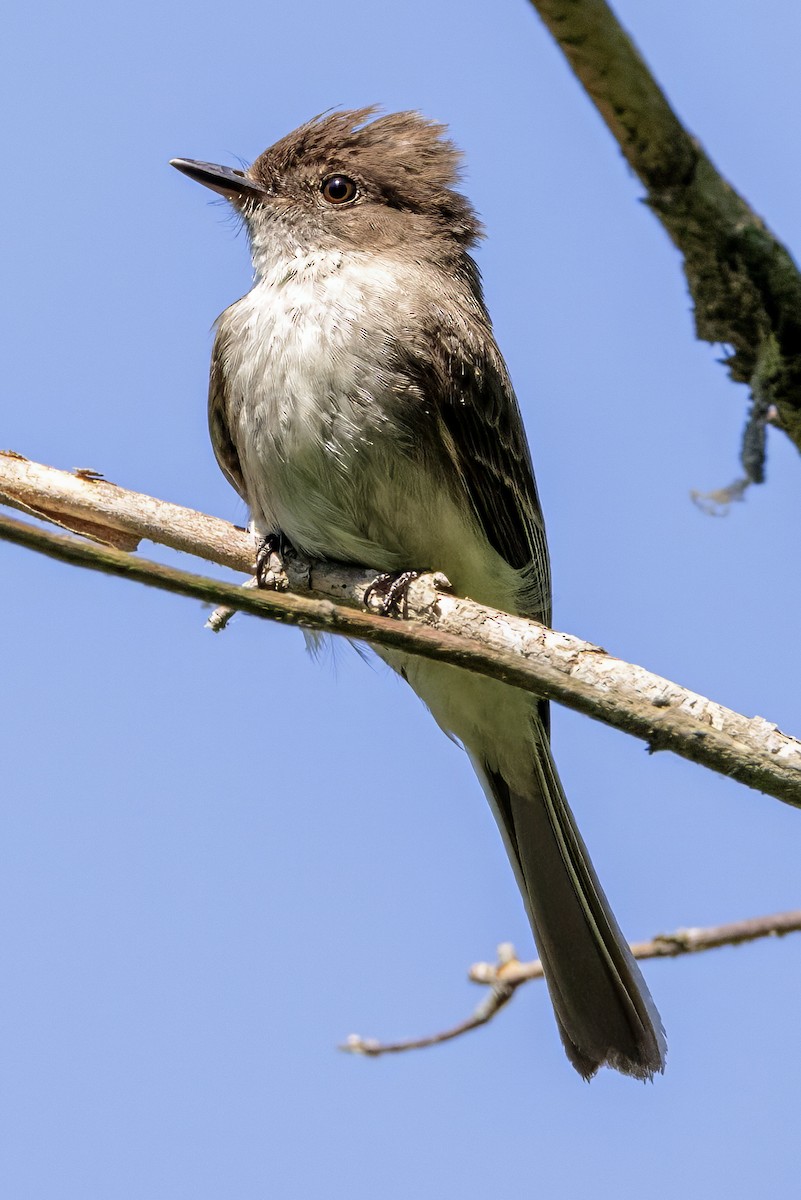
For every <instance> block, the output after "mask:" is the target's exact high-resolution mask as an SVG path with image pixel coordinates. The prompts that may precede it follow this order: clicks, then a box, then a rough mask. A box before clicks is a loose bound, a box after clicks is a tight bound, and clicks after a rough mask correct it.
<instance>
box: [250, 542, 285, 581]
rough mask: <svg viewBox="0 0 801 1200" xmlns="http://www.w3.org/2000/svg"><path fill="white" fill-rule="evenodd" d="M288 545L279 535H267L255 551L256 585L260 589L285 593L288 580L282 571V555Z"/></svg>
mask: <svg viewBox="0 0 801 1200" xmlns="http://www.w3.org/2000/svg"><path fill="white" fill-rule="evenodd" d="M288 550H289V543H288V542H287V540H286V538H285V537H284V535H283V534H281V533H268V534H267V535H266V536H265V537H263V538H262V540H261V541H260V542H259V545H258V547H257V549H256V570H255V572H254V574H255V576H256V583H257V584H258V586H259V587H260V588H264V589H265V590H267V591H273V592H285V591H286V590H287V588H288V587H289V579H288V578H287V573H286V571H285V570H284V555H285V554H286V553H287V551H288Z"/></svg>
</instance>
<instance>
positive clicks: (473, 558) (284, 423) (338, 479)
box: [219, 252, 516, 604]
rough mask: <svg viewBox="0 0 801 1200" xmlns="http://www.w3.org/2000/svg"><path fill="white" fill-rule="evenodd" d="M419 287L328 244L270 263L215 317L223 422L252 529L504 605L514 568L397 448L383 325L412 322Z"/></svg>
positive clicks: (400, 328) (377, 262) (437, 481)
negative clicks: (440, 580)
mask: <svg viewBox="0 0 801 1200" xmlns="http://www.w3.org/2000/svg"><path fill="white" fill-rule="evenodd" d="M417 291H418V292H419V289H417ZM415 292H416V289H414V288H413V287H412V286H411V285H409V286H407V287H404V280H403V278H402V276H400V275H399V274H398V270H397V262H395V263H393V269H392V270H390V269H389V268H388V267H387V266H385V265H384V264H383V263H382V261H381V259H380V258H379V257H378V256H376V255H374V254H373V255H369V256H368V255H365V256H364V257H362V256H360V255H358V254H353V253H351V254H349V255H347V256H344V255H343V254H341V253H340V252H329V253H325V254H317V255H308V256H305V257H298V258H294V259H289V260H285V261H284V262H283V263H282V264H281V266H280V267H274V268H271V269H270V271H269V272H268V273H267V274H265V275H264V276H263V277H262V278H260V280H259V281H258V282H257V283H256V285H255V286H254V288H253V290H252V291H251V292H249V293H248V295H247V296H245V297H243V299H242V300H239V301H238V302H237V303H236V304H234V305H232V306H231V308H229V309H228V310H227V311H226V312H225V313H224V314H223V316H222V318H221V319H220V323H219V338H220V343H221V344H222V346H223V347H224V350H223V354H224V361H223V370H224V373H225V392H226V407H227V422H228V427H229V432H230V435H231V438H232V440H233V442H234V444H235V446H236V449H237V453H238V455H239V459H240V463H241V467H242V474H243V477H244V482H245V489H246V494H247V499H248V503H249V504H250V506H251V509H252V515H253V519H254V523H255V524H256V527H257V528H258V529H259V530H260V531H261V532H263V533H267V532H272V531H275V530H281V531H282V532H283V533H285V534H286V535H287V537H288V538H289V539H290V541H292V542H293V543H294V544H295V545H296V546H297V547H298V548H299V549H300V550H302V551H304V552H305V553H307V554H310V555H314V556H318V557H327V558H333V559H343V560H348V561H352V562H359V563H363V564H366V565H370V566H374V567H376V568H378V569H381V570H397V569H403V568H406V567H416V568H432V569H440V570H444V571H445V572H446V573H447V574H449V575H450V577H451V579H452V581H453V582H454V584H455V585H456V586H457V587H458V588H460V590H462V591H464V592H466V593H467V594H471V595H473V596H475V597H476V598H482V599H484V600H485V601H486V602H487V603H493V602H496V603H499V604H503V603H504V602H506V603H508V601H509V599H510V596H511V591H512V590H513V588H514V586H516V577H515V579H514V580H513V579H512V577H511V576H510V574H509V568H508V566H507V565H506V564H505V563H503V562H502V560H500V558H499V557H498V556H497V555H496V554H495V552H494V551H492V550H491V548H490V547H489V545H488V543H487V542H486V540H485V539H484V538H483V537H477V536H476V529H475V527H474V525H473V523H472V521H471V518H470V516H469V514H468V513H467V512H466V511H465V507H464V506H459V505H457V504H456V503H455V501H454V499H453V494H452V490H451V488H450V487H449V486H448V481H447V480H445V479H443V478H442V477H441V476H440V477H437V476H436V473H435V472H433V470H432V468H431V467H430V466H428V465H427V464H425V463H424V462H423V461H422V460H420V459H416V458H415V456H414V455H413V454H409V453H408V447H403V446H401V445H400V438H401V436H402V435H401V433H400V431H399V429H398V424H397V408H398V402H399V401H398V389H399V387H400V386H401V382H400V381H399V380H398V378H397V376H395V377H393V375H392V372H391V370H390V369H389V367H387V366H386V362H385V360H386V358H387V355H386V348H387V344H388V341H389V338H388V334H387V332H386V331H387V330H389V329H391V330H392V335H393V338H394V339H395V340H397V339H398V338H399V337H400V338H402V337H403V333H404V327H405V326H408V327H409V328H410V329H411V327H412V326H413V323H414V321H415V319H416V314H415V312H414V311H413V309H412V307H411V305H412V301H411V299H410V297H411V296H413V295H414V294H415ZM488 588H490V589H491V591H492V592H493V593H495V592H496V590H497V593H498V594H497V595H496V594H493V595H490V594H488V590H487V589H488Z"/></svg>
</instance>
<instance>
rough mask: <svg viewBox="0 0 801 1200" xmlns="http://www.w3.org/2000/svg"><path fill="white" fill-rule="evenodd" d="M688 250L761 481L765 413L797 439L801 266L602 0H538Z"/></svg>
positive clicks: (705, 327)
mask: <svg viewBox="0 0 801 1200" xmlns="http://www.w3.org/2000/svg"><path fill="white" fill-rule="evenodd" d="M531 3H532V5H533V6H534V8H535V9H536V10H537V12H538V13H539V15H540V17H541V18H542V20H543V21H544V23H545V25H546V26H547V27H548V29H549V30H550V32H551V33H552V35H553V37H554V39H555V40H556V42H557V44H558V45H559V47H560V49H561V50H562V51H563V53H564V55H565V57H566V58H567V61H568V62H569V64H570V66H571V68H572V69H573V71H574V73H575V75H576V76H577V78H578V79H579V81H580V83H581V84H582V85H583V87H584V89H585V90H586V92H587V94H588V95H589V97H590V99H591V100H592V102H593V103H594V105H595V107H596V108H597V109H598V112H599V113H600V114H601V116H602V117H603V119H604V121H605V122H606V125H607V127H608V128H609V130H610V131H611V133H612V134H613V136H614V137H615V139H616V141H617V142H618V145H619V146H620V148H621V150H622V151H623V154H624V155H625V157H626V160H627V161H628V163H629V165H630V166H631V167H632V168H633V170H634V171H636V173H637V175H638V176H639V178H640V180H641V181H642V183H643V184H644V186H645V188H646V193H647V197H646V200H647V203H648V205H649V206H650V208H651V209H652V210H653V211H654V213H655V214H656V216H657V217H658V218H659V220H660V221H661V222H662V225H663V226H664V228H665V229H666V231H667V233H668V234H669V236H670V238H671V239H672V241H673V242H674V244H675V245H676V246H677V248H678V249H679V250H680V251H681V253H682V255H683V258H684V270H685V274H686V276H687V282H688V284H689V288H690V293H691V295H692V298H693V302H694V305H695V322H696V331H697V334H698V337H699V338H702V339H704V340H705V341H707V342H712V343H713V344H722V345H725V346H731V347H733V353H732V354H731V355H730V357H729V358H728V359H727V360H726V361H727V365H728V367H729V371H730V374H731V376H732V378H733V379H735V380H737V381H738V382H740V383H747V384H749V385H750V387H751V391H752V395H753V408H754V410H753V413H752V419H751V420H750V421H749V424H748V427H747V429H746V435H745V438H744V441H743V451H742V462H743V466H744V468H745V471H746V475H747V478H748V480H749V481H751V482H756V483H761V482H762V475H763V466H764V436H765V423H766V422H767V421H769V420H774V417H773V412H774V407H775V410H776V411H777V413H778V418H779V420H778V422H775V423H780V424H781V426H782V427H783V429H784V431H785V433H786V434H787V436H788V437H789V438H790V439H791V441H793V442H794V444H795V445H796V447H798V448H799V449H801V274H799V271H798V268H797V266H796V264H795V262H794V261H793V259H792V257H791V255H790V254H789V252H788V251H787V249H786V248H785V247H784V246H783V245H782V243H781V242H780V241H779V240H778V239H777V238H776V237H775V236H774V235H773V234H772V233H771V231H770V230H769V229H768V228H767V226H766V225H765V223H764V221H763V220H762V219H761V217H759V216H758V215H757V214H756V213H755V212H754V210H753V209H752V208H751V207H750V205H748V204H747V203H746V201H745V200H744V199H743V198H742V197H741V196H740V195H738V193H737V192H736V191H735V190H734V188H732V186H731V185H730V184H729V183H728V182H727V181H726V180H725V179H724V178H723V176H722V175H721V174H720V172H719V171H718V170H717V168H716V167H715V166H714V164H713V163H712V162H711V160H710V159H709V157H708V156H707V154H706V153H705V152H704V150H703V148H702V147H701V146H700V145H699V143H698V142H697V141H696V139H695V138H694V137H692V136H691V135H690V134H689V133H688V132H687V130H686V129H685V128H684V126H683V125H682V124H681V122H680V121H679V119H678V117H677V116H676V114H675V113H674V112H673V110H672V108H671V107H670V104H669V102H668V100H667V98H666V97H665V95H664V93H663V92H662V90H661V89H660V87H659V84H658V83H657V82H656V80H655V79H654V77H653V75H652V74H651V72H650V70H649V68H648V66H647V64H646V63H645V61H644V59H643V58H642V56H641V55H640V53H639V52H638V50H637V48H636V47H635V45H634V43H633V42H632V40H631V38H630V37H629V36H628V34H627V33H626V31H625V30H624V29H623V28H622V26H621V25H620V23H619V21H618V20H617V18H616V16H615V14H614V13H613V12H612V10H611V8H610V7H609V5H608V4H606V3H605V0H531Z"/></svg>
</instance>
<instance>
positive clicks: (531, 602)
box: [173, 108, 665, 1079]
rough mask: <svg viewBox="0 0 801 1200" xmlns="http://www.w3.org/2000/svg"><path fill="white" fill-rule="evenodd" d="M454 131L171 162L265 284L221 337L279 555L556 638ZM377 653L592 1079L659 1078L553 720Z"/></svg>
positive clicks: (247, 496) (433, 129)
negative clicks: (211, 196) (474, 831)
mask: <svg viewBox="0 0 801 1200" xmlns="http://www.w3.org/2000/svg"><path fill="white" fill-rule="evenodd" d="M445 133H446V130H445V129H444V127H443V126H441V125H437V124H434V123H433V122H431V121H428V120H426V119H424V118H423V117H421V116H420V115H419V114H417V113H413V112H404V113H393V114H391V115H387V116H379V117H376V115H375V110H374V109H371V108H365V109H360V110H358V111H355V112H334V113H331V114H329V115H327V116H322V117H317V118H315V119H314V120H312V121H310V122H309V123H308V124H306V125H302V126H301V127H300V129H297V130H295V132H294V133H291V134H289V135H288V136H287V137H285V138H283V139H282V140H281V141H279V142H277V143H276V144H275V145H274V146H272V147H271V148H270V149H269V150H265V152H264V153H263V154H262V155H260V157H259V158H257V159H256V161H255V162H254V163H253V165H252V166H251V167H249V168H248V169H247V170H245V171H241V170H237V169H232V168H230V167H221V166H213V165H212V164H210V163H204V162H196V161H192V160H188V159H175V160H173V166H175V167H177V168H178V169H179V170H180V171H182V172H183V173H184V174H185V175H188V176H189V177H190V179H194V180H197V182H199V183H203V184H205V185H206V186H207V187H210V188H212V189H213V190H214V191H216V192H219V193H220V194H221V195H223V196H225V197H226V199H227V200H229V201H230V202H231V204H232V205H233V207H234V209H235V210H236V212H238V213H239V214H240V216H241V217H242V219H243V220H244V224H245V227H246V229H247V231H248V234H249V237H250V244H251V248H252V254H253V265H254V268H255V283H254V285H253V288H252V289H251V291H250V292H248V294H247V295H246V296H244V297H243V298H242V299H241V300H238V301H237V302H236V303H235V304H232V305H231V307H230V308H228V309H226V311H225V312H224V313H223V314H222V316H221V317H220V318H219V321H218V322H217V335H216V339H215V342H214V350H213V354H212V362H211V383H210V390H209V424H210V429H211V437H212V442H213V444H214V452H215V454H216V456H217V460H218V462H219V464H220V466H221V468H222V470H223V472H224V473H225V475H226V477H227V478H228V480H229V481H230V483H231V484H232V485H233V486H234V487H235V488H236V490H237V491H238V492H239V494H240V496H241V497H242V498H243V499H244V500H245V501H246V503H247V504H248V506H249V508H250V511H251V515H252V520H253V525H254V528H255V530H256V532H257V533H258V534H259V535H260V536H261V539H262V544H263V545H265V546H266V547H267V548H268V550H269V551H270V552H273V553H274V552H275V550H276V548H277V547H278V546H279V544H280V541H279V539H285V540H286V541H287V542H288V543H290V544H291V545H292V546H294V547H296V549H297V550H298V551H299V552H300V553H301V554H302V555H305V556H308V557H310V558H325V559H335V560H336V559H339V560H342V561H345V562H353V563H360V564H369V565H370V566H374V567H376V568H377V569H378V570H379V571H381V572H385V573H387V575H388V576H389V577H392V576H394V575H396V574H400V573H403V572H406V571H409V570H414V569H435V570H441V571H443V572H444V573H445V574H446V575H447V577H448V578H449V579H450V581H451V583H452V584H453V586H454V588H455V590H456V591H457V592H458V593H459V594H461V595H464V596H470V597H471V598H472V599H473V600H476V601H479V602H480V603H483V604H489V605H492V606H494V607H497V608H500V609H504V610H506V611H507V612H511V613H519V614H522V615H524V616H528V617H532V618H534V619H535V620H537V621H542V622H544V623H546V624H550V620H551V585H550V571H549V562H548V549H547V545H546V540H545V529H544V525H543V518H542V513H541V510H540V504H539V500H538V498H537V489H536V485H535V483H534V474H533V471H532V466H531V458H530V454H529V449H528V445H527V442H526V437H525V433H524V432H523V425H522V421H521V417H520V410H519V408H518V405H517V400H516V399H515V394H514V391H513V390H512V385H511V382H510V380H509V375H508V373H507V370H506V366H505V364H504V361H503V359H502V357H501V354H500V352H499V350H498V348H497V346H496V344H495V339H494V337H493V333H492V326H491V324H490V319H489V316H488V314H487V310H486V308H485V305H484V299H483V295H482V289H481V281H480V277H479V271H478V267H477V266H476V264H475V262H474V261H473V259H472V258H471V257H470V253H469V251H470V249H471V247H472V246H473V245H474V244H475V243H476V241H477V239H478V238H479V236H480V233H481V227H480V224H479V222H478V219H477V217H476V214H475V211H474V209H473V207H472V205H471V204H470V202H469V200H467V199H466V197H464V196H463V195H461V194H460V193H459V192H458V191H456V190H454V188H455V184H456V183H457V175H458V167H459V160H460V156H459V153H458V151H457V149H456V148H455V146H454V145H453V143H452V142H450V141H448V140H447V139H446V137H445ZM383 586H384V589H385V594H389V595H390V597H391V596H392V595H393V594H394V593H393V589H392V587H391V582H390V583H389V584H387V582H386V580H384V582H383ZM379 653H380V654H381V657H382V658H384V659H385V660H386V661H387V662H388V663H389V664H390V665H391V666H392V667H393V668H394V669H395V670H396V671H399V672H400V674H402V675H403V677H404V679H406V680H408V682H409V683H410V684H411V686H412V687H413V688H414V690H415V691H416V692H417V694H418V695H419V696H420V697H421V698H422V699H423V700H424V701H425V703H426V704H427V705H428V707H429V708H430V709H431V712H432V714H433V716H434V718H435V720H436V721H437V722H438V723H439V725H440V726H441V727H442V728H443V729H444V730H445V731H446V732H447V733H449V734H450V735H451V736H455V737H456V738H458V739H459V741H460V742H461V743H462V745H463V746H464V748H465V750H466V751H467V753H468V754H469V756H470V759H471V762H472V764H473V766H474V768H475V771H476V774H477V775H478V778H479V780H480V782H481V785H482V787H483V788H484V791H485V792H486V794H487V796H488V798H489V801H490V804H491V805H492V810H493V812H494V813H495V816H496V818H497V821H498V825H499V826H500V830H501V834H502V836H503V839H504V842H505V845H506V849H507V852H508V854H509V858H510V860H511V863H512V867H513V869H514V872H515V875H516V876H517V881H518V883H519V885H520V890H521V892H522V895H523V900H524V902H525V905H526V908H527V910H528V915H529V918H530V920H531V927H532V930H533V932H534V939H535V941H536V944H537V949H538V951H539V954H540V958H541V959H542V963H543V966H544V968H545V977H546V980H547V983H548V988H549V990H550V995H551V1000H552V1002H553V1006H554V1010H555V1013H556V1020H557V1024H558V1026H559V1032H560V1034H561V1036H562V1041H563V1042H564V1045H565V1049H566V1051H567V1055H568V1058H569V1059H570V1061H571V1062H572V1063H573V1065H574V1067H575V1068H576V1070H577V1071H579V1072H580V1074H581V1075H583V1076H584V1077H585V1078H587V1079H588V1078H590V1077H591V1076H592V1075H594V1074H595V1072H596V1071H597V1070H598V1068H599V1067H601V1066H604V1065H606V1066H610V1067H614V1068H616V1069H617V1070H619V1071H622V1072H624V1073H625V1074H628V1075H634V1076H636V1077H637V1078H639V1079H647V1078H650V1077H651V1076H652V1075H653V1074H654V1072H656V1071H661V1070H663V1068H664V1061H665V1038H664V1033H663V1031H662V1026H661V1022H660V1019H659V1015H658V1013H657V1011H656V1008H655V1006H654V1003H653V1001H652V1000H651V997H650V995H649V994H648V989H647V988H646V986H645V983H644V981H643V978H642V976H641V974H640V971H639V968H638V967H637V964H636V963H635V961H634V958H633V957H632V955H631V952H630V950H629V948H628V945H627V943H626V941H625V939H624V938H623V935H622V934H621V932H620V929H619V928H618V925H617V922H616V921H615V918H614V916H613V914H612V911H611V909H610V907H609V904H608V902H607V900H606V897H605V896H604V894H603V891H602V890H601V885H600V883H599V882H598V879H597V877H596V874H595V871H594V870H593V867H592V864H591V863H590V860H589V856H588V854H587V851H586V848H585V846H584V843H583V841H582V839H581V835H580V834H579V832H578V829H577V828H576V824H575V822H574V820H573V816H572V814H571V812H570V809H569V807H568V804H567V800H566V799H565V794H564V791H563V790H562V785H561V783H560V781H559V776H558V774H557V771H556V767H555V765H554V761H553V758H552V755H551V750H550V745H549V736H548V705H547V703H545V702H544V701H538V700H536V699H534V698H533V697H531V696H530V695H529V694H527V693H526V692H522V691H519V690H518V689H516V688H512V687H508V686H506V685H504V684H501V683H497V682H495V681H493V680H490V679H485V678H482V677H481V676H478V675H473V674H470V673H468V672H464V671H462V670H460V669H459V668H457V667H451V666H446V665H442V664H440V663H434V662H431V661H428V660H426V659H422V658H414V657H411V656H408V655H405V654H400V653H396V652H393V651H379Z"/></svg>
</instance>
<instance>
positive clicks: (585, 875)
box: [468, 717, 666, 1079]
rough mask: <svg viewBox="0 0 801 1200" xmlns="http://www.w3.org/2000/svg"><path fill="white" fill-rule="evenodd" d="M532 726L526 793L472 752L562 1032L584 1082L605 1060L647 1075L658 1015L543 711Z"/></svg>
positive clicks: (657, 1048) (655, 1060) (654, 1057)
mask: <svg viewBox="0 0 801 1200" xmlns="http://www.w3.org/2000/svg"><path fill="white" fill-rule="evenodd" d="M534 725H535V728H534V734H535V738H534V743H535V752H534V754H533V756H532V757H533V762H532V771H531V785H530V787H526V788H525V791H523V789H521V788H520V784H519V782H518V785H517V790H514V789H513V788H511V787H510V786H509V785H508V784H507V782H506V780H505V779H504V778H503V775H502V774H501V773H500V771H499V770H498V769H497V768H492V767H490V766H489V765H488V764H487V762H486V760H484V759H483V758H482V756H481V755H479V754H476V753H472V752H470V750H469V748H468V753H470V757H471V759H472V761H473V765H474V767H475V769H476V772H477V774H478V776H479V778H480V779H481V782H482V784H483V786H484V790H485V791H486V793H487V796H488V797H489V800H490V803H491V805H492V808H493V810H494V812H495V816H496V818H497V820H498V824H499V826H500V829H501V833H502V835H503V839H504V842H505V843H506V848H507V851H508V853H509V858H510V859H511V862H512V866H513V868H514V870H515V874H516V875H517V879H518V883H519V885H520V890H521V892H522V893H523V899H524V901H525V904H526V908H527V910H528V915H529V919H530V921H531V927H532V930H533V933H534V940H535V942H536V944H537V949H538V951H539V955H540V959H541V961H542V965H543V968H544V971H545V979H546V982H547V984H548V989H549V991H550V995H551V1001H552V1003H553V1007H554V1011H555V1013H556V1020H557V1024H558V1026H559V1032H560V1034H561V1036H562V1041H563V1042H564V1046H565V1050H566V1051H567V1056H568V1058H569V1059H570V1061H571V1062H572V1064H573V1066H574V1067H575V1068H576V1070H577V1071H578V1072H579V1073H580V1074H581V1075H583V1076H584V1078H585V1079H590V1078H591V1077H592V1076H593V1075H594V1074H595V1072H596V1071H597V1070H598V1068H599V1067H602V1066H609V1067H614V1068H615V1069H616V1070H618V1071H622V1072H623V1073H624V1074H625V1075H633V1076H635V1077H636V1078H638V1079H650V1078H651V1077H652V1076H653V1075H654V1074H655V1073H656V1072H657V1071H662V1070H664V1066H665V1052H666V1042H665V1034H664V1030H663V1029H662V1023H661V1021H660V1018H659V1013H658V1012H657V1010H656V1006H655V1005H654V1002H653V1000H652V999H651V996H650V994H649V992H648V988H647V987H646V985H645V981H644V979H643V977H642V974H641V973H640V970H639V967H638V966H637V963H636V962H635V960H634V957H633V955H632V954H631V951H630V949H629V947H628V943H627V942H626V941H625V939H624V937H623V934H622V933H621V931H620V928H619V926H618V924H617V921H616V920H615V918H614V915H613V913H612V910H611V908H610V907H609V902H608V901H607V899H606V896H605V895H604V893H603V890H602V888H601V885H600V883H599V881H598V877H597V875H596V874H595V871H594V869H593V866H592V863H591V862H590V858H589V855H588V853H587V848H586V846H585V845H584V842H583V841H582V838H581V834H580V833H579V831H578V829H577V828H576V823H575V821H574V820H573V815H572V813H571V812H570V808H569V806H568V803H567V799H566V797H565V794H564V791H563V789H562V784H561V782H560V780H559V776H558V774H557V771H556V766H555V764H554V761H553V758H552V756H551V750H550V746H549V739H548V734H547V733H546V731H545V729H544V727H543V725H542V723H541V722H540V720H539V719H538V718H536V717H535V718H534ZM529 745H530V743H529Z"/></svg>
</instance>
